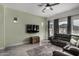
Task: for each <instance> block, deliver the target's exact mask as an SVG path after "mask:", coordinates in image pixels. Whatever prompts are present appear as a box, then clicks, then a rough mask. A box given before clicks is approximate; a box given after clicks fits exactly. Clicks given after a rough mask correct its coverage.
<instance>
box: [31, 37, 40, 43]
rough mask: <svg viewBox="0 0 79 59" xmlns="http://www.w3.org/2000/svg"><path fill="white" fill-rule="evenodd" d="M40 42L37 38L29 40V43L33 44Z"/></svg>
mask: <svg viewBox="0 0 79 59" xmlns="http://www.w3.org/2000/svg"><path fill="white" fill-rule="evenodd" d="M39 42H40V37H39V36H33V37H31V38H30V43H31V44H35V43H39Z"/></svg>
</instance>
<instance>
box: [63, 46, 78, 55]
mask: <svg viewBox="0 0 79 59" xmlns="http://www.w3.org/2000/svg"><path fill="white" fill-rule="evenodd" d="M63 50H64V51H66V52H68V53H70V54H72V55H74V56H79V48H77V47H69V48H64V49H63Z"/></svg>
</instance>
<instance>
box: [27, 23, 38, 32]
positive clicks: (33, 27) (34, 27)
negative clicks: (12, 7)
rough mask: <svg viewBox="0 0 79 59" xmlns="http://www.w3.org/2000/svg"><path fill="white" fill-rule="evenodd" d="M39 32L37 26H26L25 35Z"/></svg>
mask: <svg viewBox="0 0 79 59" xmlns="http://www.w3.org/2000/svg"><path fill="white" fill-rule="evenodd" d="M37 32H39V25H33V24H27V25H26V33H37Z"/></svg>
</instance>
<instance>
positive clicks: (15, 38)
mask: <svg viewBox="0 0 79 59" xmlns="http://www.w3.org/2000/svg"><path fill="white" fill-rule="evenodd" d="M14 17H17V18H18V21H17V23H14V22H13V19H14ZM4 21H5V22H4ZM42 23H43V25H42ZM26 24H36V25H39V32H38V33H34V34H29V33H25V25H26ZM4 25H5V27H4ZM46 26H47V20H45V19H44V18H43V17H38V16H34V15H31V14H29V13H26V12H22V11H18V10H13V9H10V8H8V7H4V6H1V5H0V48H3V47H7V46H13V45H17V44H21V43H23V41H24V40H25V39H26V43H28V42H29V40H28V39H27V38H29V37H31V36H40V40H44V39H47V35H46V34H47V30H46ZM4 32H5V34H4Z"/></svg>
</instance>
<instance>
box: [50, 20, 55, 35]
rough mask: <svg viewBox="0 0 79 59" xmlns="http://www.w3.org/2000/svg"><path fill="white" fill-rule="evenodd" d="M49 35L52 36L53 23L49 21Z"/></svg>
mask: <svg viewBox="0 0 79 59" xmlns="http://www.w3.org/2000/svg"><path fill="white" fill-rule="evenodd" d="M49 35H50V36H53V35H54V23H53V21H50V23H49Z"/></svg>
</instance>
